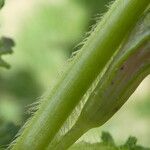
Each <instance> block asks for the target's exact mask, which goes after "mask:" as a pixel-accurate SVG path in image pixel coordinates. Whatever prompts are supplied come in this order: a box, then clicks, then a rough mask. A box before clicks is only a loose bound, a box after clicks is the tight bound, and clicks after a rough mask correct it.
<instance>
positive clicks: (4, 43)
mask: <svg viewBox="0 0 150 150" xmlns="http://www.w3.org/2000/svg"><path fill="white" fill-rule="evenodd" d="M14 45H15V43H14V41H13V40H12V39H10V38H7V37H1V39H0V66H1V67H5V68H10V65H9V64H7V63H6V62H5V61H4V60H3V59H2V58H1V56H2V55H5V54H11V53H12V52H13V50H12V47H14Z"/></svg>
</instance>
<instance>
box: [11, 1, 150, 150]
mask: <svg viewBox="0 0 150 150" xmlns="http://www.w3.org/2000/svg"><path fill="white" fill-rule="evenodd" d="M149 3H150V1H149V0H142V1H141V0H116V1H115V2H114V4H113V5H112V6H111V7H110V9H109V11H108V12H107V13H106V14H105V16H104V17H103V19H102V20H101V22H100V23H99V24H98V26H97V27H96V28H95V30H94V32H93V33H92V34H91V36H90V37H89V38H88V40H87V41H86V43H85V45H84V46H83V48H82V50H81V51H80V52H79V54H78V55H77V57H76V58H75V59H74V60H73V62H72V63H71V65H70V66H69V67H68V70H67V71H66V72H65V73H64V75H63V77H62V79H61V80H60V82H59V83H58V84H57V86H56V87H54V89H53V90H52V91H51V94H50V96H48V97H47V98H46V99H45V101H43V103H42V104H41V105H40V108H39V110H38V111H37V112H36V113H35V115H34V116H33V117H32V119H31V120H30V122H29V123H28V125H27V126H26V127H25V129H24V130H23V132H22V134H21V135H20V137H18V139H17V140H16V143H15V144H14V146H13V148H12V149H13V150H20V149H21V150H27V149H32V150H41V149H44V148H46V147H47V145H48V143H49V142H50V141H52V139H53V138H54V136H55V135H56V134H57V132H58V130H59V129H60V128H61V126H62V125H63V123H64V122H65V120H66V119H67V117H68V116H69V114H70V113H71V112H72V110H73V109H74V108H75V106H76V105H77V104H78V102H79V101H80V100H81V98H82V96H83V95H84V94H85V92H86V91H87V90H88V88H89V87H90V85H91V84H92V83H93V81H94V80H95V79H96V77H97V76H98V75H99V73H100V72H101V71H102V69H103V67H104V66H105V64H106V63H107V61H108V60H109V59H110V57H111V56H112V55H113V53H114V52H115V50H116V49H117V48H118V46H119V45H120V43H121V42H122V40H123V38H124V37H125V35H126V34H127V32H128V31H129V30H131V28H132V27H133V26H134V25H135V23H136V22H137V20H138V19H139V17H140V16H141V14H142V13H143V11H144V10H145V9H146V7H147V6H148V4H149Z"/></svg>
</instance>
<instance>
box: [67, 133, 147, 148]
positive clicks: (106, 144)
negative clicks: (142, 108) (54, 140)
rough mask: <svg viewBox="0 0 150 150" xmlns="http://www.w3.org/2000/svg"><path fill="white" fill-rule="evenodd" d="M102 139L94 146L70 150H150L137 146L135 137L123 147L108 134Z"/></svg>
mask: <svg viewBox="0 0 150 150" xmlns="http://www.w3.org/2000/svg"><path fill="white" fill-rule="evenodd" d="M101 139H102V141H101V142H98V143H93V144H92V143H87V142H80V143H77V144H74V145H73V146H72V147H71V148H70V149H69V150H150V148H145V147H143V146H140V145H137V144H136V143H137V139H136V138H135V137H129V138H128V139H127V141H126V142H125V144H124V145H122V146H117V145H116V144H115V143H114V139H113V138H112V136H111V135H110V134H109V133H108V132H102V136H101Z"/></svg>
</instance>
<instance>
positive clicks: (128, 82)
mask: <svg viewBox="0 0 150 150" xmlns="http://www.w3.org/2000/svg"><path fill="white" fill-rule="evenodd" d="M149 16H150V13H147V15H145V17H142V19H141V20H140V21H139V22H138V23H137V26H135V28H134V30H133V31H132V32H131V34H130V36H129V37H127V40H125V42H124V43H123V44H122V46H121V47H120V49H119V50H118V51H117V53H116V54H115V57H114V59H113V60H112V61H111V63H110V65H109V66H108V68H107V70H106V72H105V73H104V74H103V76H102V77H101V78H100V80H99V82H98V84H97V86H96V87H95V89H94V90H93V92H92V93H91V95H90V96H89V98H88V100H87V102H86V104H85V106H84V107H83V109H82V111H81V114H80V116H79V118H78V120H77V122H76V123H75V124H74V126H73V127H72V128H71V129H70V130H69V131H68V132H67V133H66V134H65V135H63V136H61V137H60V138H59V141H57V142H55V144H54V145H52V144H51V143H50V145H49V147H48V150H49V149H51V148H52V149H53V150H65V149H67V148H68V147H70V146H71V145H72V144H73V143H74V142H75V141H76V140H78V139H79V138H80V137H81V136H82V135H83V134H84V133H85V132H86V131H87V130H89V129H91V128H93V127H98V126H101V125H102V124H104V123H105V122H106V121H107V120H109V119H110V118H111V117H112V116H113V115H114V114H115V113H116V111H118V110H119V109H120V108H121V106H122V105H123V104H124V103H125V102H126V101H127V100H128V98H129V97H130V96H131V94H132V93H133V92H134V91H135V89H136V88H137V86H138V85H139V84H140V83H141V81H142V80H143V79H144V78H145V77H146V76H147V75H148V74H150V28H149V27H150V24H149V23H150V22H148V23H146V24H145V22H147V21H148V17H149ZM83 131H85V132H83Z"/></svg>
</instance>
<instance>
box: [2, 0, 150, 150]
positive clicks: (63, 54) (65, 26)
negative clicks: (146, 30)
mask: <svg viewBox="0 0 150 150" xmlns="http://www.w3.org/2000/svg"><path fill="white" fill-rule="evenodd" d="M109 1H110V0H92V1H91V0H45V1H43V0H30V1H29V0H28V1H27V0H10V1H6V5H5V7H4V8H3V10H2V11H1V13H0V14H1V15H0V18H1V19H0V31H1V32H0V34H1V35H6V36H9V37H12V38H13V39H14V40H15V42H16V47H15V48H14V53H13V55H11V56H5V60H7V62H9V64H11V69H10V70H6V69H3V68H0V145H3V146H4V147H5V146H7V144H8V143H10V142H11V140H12V139H13V137H14V135H15V134H16V133H17V131H18V130H19V128H20V126H22V125H23V124H24V122H25V121H26V119H27V118H28V117H29V116H30V113H28V111H27V110H28V108H29V105H30V104H32V103H33V102H35V101H37V100H38V99H40V97H41V96H42V95H43V93H44V91H46V90H47V89H48V88H50V87H52V86H53V84H54V83H55V82H56V81H57V78H58V77H59V74H61V72H62V71H63V69H64V66H65V64H66V62H67V59H68V58H69V57H70V56H71V53H72V52H73V51H76V50H78V49H79V46H77V45H78V44H79V43H80V42H81V41H82V40H83V38H84V36H85V33H87V32H88V31H89V30H90V27H91V26H92V24H95V22H96V19H95V18H97V17H98V16H99V14H102V13H104V12H105V11H106V9H107V7H106V4H108V2H109ZM149 126H150V77H148V78H146V79H145V80H144V81H143V82H142V84H141V85H140V87H139V88H138V89H137V91H136V92H135V93H134V94H133V95H132V96H131V98H130V100H129V101H128V102H127V103H126V104H125V105H124V106H123V107H122V109H121V110H120V111H119V112H118V113H117V114H116V115H115V116H114V117H113V118H112V119H111V120H109V121H108V122H107V123H106V124H105V125H104V126H102V127H101V128H99V129H93V130H91V131H89V132H88V133H87V134H86V135H84V136H83V137H82V138H81V139H80V140H85V141H88V142H97V141H99V138H100V134H101V131H103V130H104V131H109V132H110V133H111V134H112V135H113V136H114V138H115V139H116V141H117V143H118V144H120V143H122V142H123V141H125V139H126V138H127V137H128V136H130V135H132V136H136V137H137V138H138V141H139V142H138V143H139V144H142V145H144V146H150V140H149V137H150V130H149Z"/></svg>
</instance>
